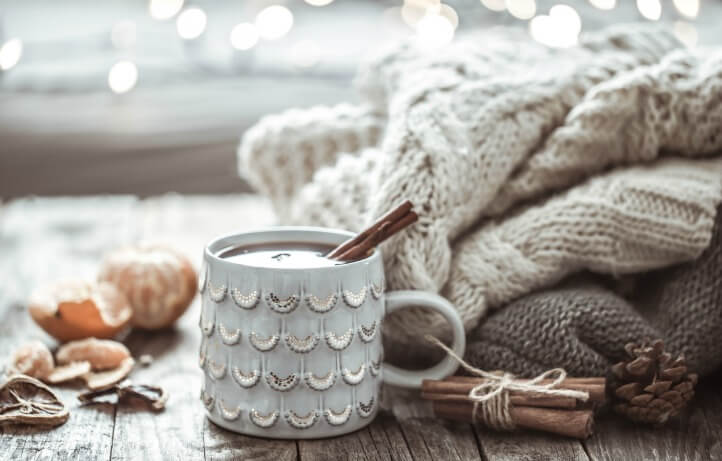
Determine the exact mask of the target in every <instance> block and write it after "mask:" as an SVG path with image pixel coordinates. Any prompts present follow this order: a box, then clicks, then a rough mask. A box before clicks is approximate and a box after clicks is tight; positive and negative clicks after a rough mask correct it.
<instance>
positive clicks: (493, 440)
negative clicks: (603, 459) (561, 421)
mask: <svg viewBox="0 0 722 461" xmlns="http://www.w3.org/2000/svg"><path fill="white" fill-rule="evenodd" d="M475 433H476V435H477V437H478V439H479V445H480V447H481V451H482V453H483V454H484V457H485V459H494V460H504V461H522V460H529V461H531V460H534V461H537V460H545V459H549V460H560V461H561V460H568V461H572V460H573V461H587V460H588V459H589V457H588V456H587V454H586V453H585V451H584V447H583V446H582V444H581V443H580V442H579V441H577V440H573V439H567V438H564V437H558V436H553V435H548V434H541V433H535V432H531V431H521V432H494V431H492V430H489V429H486V428H484V427H481V426H478V425H477V426H475Z"/></svg>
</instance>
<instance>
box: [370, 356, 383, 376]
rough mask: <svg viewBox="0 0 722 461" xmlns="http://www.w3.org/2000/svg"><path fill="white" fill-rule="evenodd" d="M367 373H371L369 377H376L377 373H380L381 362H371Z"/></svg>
mask: <svg viewBox="0 0 722 461" xmlns="http://www.w3.org/2000/svg"><path fill="white" fill-rule="evenodd" d="M369 373H371V376H374V377H376V376H378V375H379V373H381V360H372V361H371V364H370V365H369Z"/></svg>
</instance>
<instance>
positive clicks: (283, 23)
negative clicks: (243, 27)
mask: <svg viewBox="0 0 722 461" xmlns="http://www.w3.org/2000/svg"><path fill="white" fill-rule="evenodd" d="M291 27H293V13H291V10H289V9H288V8H286V7H285V6H282V5H271V6H268V7H266V8H264V9H262V10H261V12H260V13H258V15H257V16H256V28H257V29H258V35H259V36H260V37H261V38H263V39H265V40H278V39H279V38H281V37H283V36H284V35H286V34H287V33H288V32H289V31H290V30H291Z"/></svg>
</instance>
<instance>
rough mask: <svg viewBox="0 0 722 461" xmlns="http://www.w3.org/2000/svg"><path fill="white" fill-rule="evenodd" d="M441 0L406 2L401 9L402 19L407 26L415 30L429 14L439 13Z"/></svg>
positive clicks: (413, 0)
mask: <svg viewBox="0 0 722 461" xmlns="http://www.w3.org/2000/svg"><path fill="white" fill-rule="evenodd" d="M440 7H441V1H440V0H404V5H403V6H402V7H401V19H403V21H404V23H406V25H407V26H409V27H412V28H415V27H416V25H417V24H418V23H419V21H421V18H423V17H424V15H425V14H426V13H428V12H436V13H438V12H439V8H440Z"/></svg>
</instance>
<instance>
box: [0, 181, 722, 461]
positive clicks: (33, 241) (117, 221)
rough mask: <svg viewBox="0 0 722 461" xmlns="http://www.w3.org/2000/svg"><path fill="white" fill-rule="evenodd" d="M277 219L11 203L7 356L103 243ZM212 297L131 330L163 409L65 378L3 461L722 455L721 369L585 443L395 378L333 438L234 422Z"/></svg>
mask: <svg viewBox="0 0 722 461" xmlns="http://www.w3.org/2000/svg"><path fill="white" fill-rule="evenodd" d="M272 223H273V215H272V213H271V211H270V207H269V206H268V205H267V203H266V202H264V201H263V200H261V199H259V198H257V197H253V196H241V195H236V196H218V197H215V196H213V197H212V196H204V197H184V196H177V195H169V196H163V197H157V198H151V199H146V200H138V199H136V198H134V197H130V196H115V197H92V198H76V199H68V198H57V199H33V198H28V199H21V200H16V201H13V202H10V203H8V204H5V205H4V206H1V207H0V270H1V272H0V273H1V274H2V277H1V278H0V351H2V357H3V360H4V359H5V358H6V357H7V356H8V355H9V354H10V351H11V350H12V349H13V348H14V347H15V346H17V345H18V344H19V343H21V342H23V341H27V340H29V339H31V338H41V339H43V340H45V341H46V342H48V343H49V344H51V340H50V338H49V337H47V336H46V335H45V334H44V333H43V332H42V331H41V330H40V329H38V328H37V327H36V326H35V324H34V323H33V322H32V320H31V319H30V318H29V316H28V315H27V312H26V311H25V306H24V300H25V299H26V297H27V295H28V294H29V292H30V290H32V288H33V287H34V286H36V285H37V284H39V283H43V282H47V281H52V280H55V279H58V278H62V277H69V276H81V277H91V278H92V277H93V275H94V273H95V271H96V269H97V265H98V262H99V259H100V257H101V255H102V254H103V252H104V251H106V250H107V249H109V248H112V247H114V246H117V245H121V244H125V243H130V242H135V241H138V240H143V239H146V240H163V241H166V242H168V243H170V244H173V245H175V246H177V247H179V248H180V249H182V250H183V251H184V252H186V253H187V254H188V256H189V257H191V258H192V261H193V262H194V263H196V264H198V263H199V262H200V258H201V252H202V248H203V244H204V242H205V241H207V240H209V239H210V238H211V237H213V236H214V235H216V234H219V233H223V232H231V231H237V230H242V229H247V228H250V227H256V226H263V225H268V224H272ZM198 315H199V303H198V301H197V300H196V301H195V302H194V304H193V306H192V307H191V308H190V310H189V312H188V313H187V314H186V315H185V316H183V317H182V319H181V321H180V322H179V324H178V325H177V327H176V328H175V329H173V330H169V331H164V332H160V333H155V334H149V333H141V332H132V333H130V334H129V335H128V336H127V338H125V340H124V341H125V343H126V344H127V345H128V347H129V348H130V350H131V352H132V353H133V355H134V356H136V357H137V356H139V355H140V354H151V355H153V356H154V358H155V361H154V363H153V364H152V365H151V366H149V367H147V368H138V369H136V370H135V371H134V372H133V374H132V375H131V377H132V379H133V380H134V381H136V382H139V383H152V384H158V385H161V386H163V387H164V388H166V389H167V390H168V391H169V393H170V400H169V401H168V405H167V408H166V410H165V411H164V412H162V413H152V412H149V411H145V410H144V409H143V408H142V407H128V406H119V407H117V408H114V407H111V406H92V407H79V406H78V404H77V402H76V399H75V396H76V394H77V393H78V391H79V388H73V387H62V388H58V390H59V393H60V395H61V397H62V399H63V400H64V401H65V402H66V404H68V405H69V406H70V408H71V416H70V419H69V421H68V422H67V423H65V424H64V425H62V426H60V427H57V428H54V429H44V428H33V427H26V426H5V427H2V428H0V460H23V459H33V460H36V459H38V460H40V459H42V460H44V459H62V460H65V459H73V460H74V459H82V460H86V459H87V460H96V459H97V460H100V459H113V460H121V459H130V460H139V459H149V460H159V459H183V460H192V459H193V460H194V459H209V460H210V459H273V460H275V461H283V460H320V459H333V460H335V459H344V460H345V459H359V460H366V459H369V460H370V459H383V460H391V459H402V460H412V459H419V460H439V459H449V460H462V459H463V460H466V459H474V460H492V459H502V460H513V459H514V460H517V459H518V460H542V459H563V460H589V459H592V460H627V459H629V460H642V459H669V460H672V459H699V460H707V459H722V435H721V434H722V392H720V383H721V382H722V379H720V376H719V375H717V376H716V377H714V378H712V379H709V380H707V381H704V382H703V383H702V385H701V388H700V389H699V392H698V398H697V399H696V400H695V404H694V406H693V408H692V409H691V411H690V412H688V414H686V415H685V416H684V417H683V418H681V419H680V420H678V421H675V422H673V423H672V424H670V425H669V426H667V427H665V428H663V429H656V430H655V429H650V428H644V427H637V426H634V425H632V424H630V423H626V422H624V421H622V420H620V419H618V418H615V417H613V416H606V417H600V418H599V420H598V423H597V426H596V433H595V435H594V436H592V437H591V438H590V439H589V440H586V441H584V442H579V441H576V440H568V439H563V438H559V437H551V436H548V435H544V434H537V433H530V432H526V433H515V434H508V433H505V434H501V433H494V432H490V431H487V430H485V429H483V428H480V427H474V426H472V425H470V424H458V423H449V422H444V421H440V420H435V419H434V418H432V416H431V413H430V411H429V407H428V405H427V404H425V403H424V402H421V401H420V400H419V398H418V392H412V391H399V390H396V389H392V388H388V387H387V388H385V389H384V394H383V399H382V408H383V411H382V412H381V413H380V415H379V417H378V418H377V419H376V420H375V421H374V422H373V423H372V424H371V425H370V426H369V427H368V428H366V429H363V430H361V431H358V432H355V433H353V434H349V435H346V436H343V437H338V438H334V439H328V440H320V441H273V440H265V439H258V438H252V437H246V436H242V435H237V434H233V433H231V432H228V431H225V430H223V429H220V428H218V427H216V426H214V425H213V424H212V423H210V422H209V421H208V420H206V418H205V417H204V416H203V410H202V408H203V407H202V405H201V404H200V402H199V392H200V385H201V371H200V370H199V369H198V364H197V349H198V346H199V344H200V332H199V330H198V327H197V320H198Z"/></svg>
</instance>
